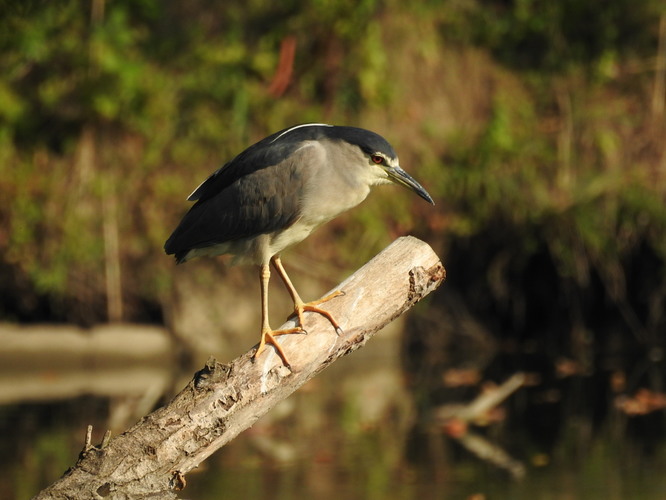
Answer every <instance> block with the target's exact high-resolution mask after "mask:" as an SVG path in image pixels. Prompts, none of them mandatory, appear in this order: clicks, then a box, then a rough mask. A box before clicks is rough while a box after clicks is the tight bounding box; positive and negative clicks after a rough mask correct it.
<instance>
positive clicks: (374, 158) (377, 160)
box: [370, 155, 384, 165]
mask: <svg viewBox="0 0 666 500" xmlns="http://www.w3.org/2000/svg"><path fill="white" fill-rule="evenodd" d="M370 158H372V161H373V162H374V163H376V164H377V165H381V164H382V163H384V157H383V156H380V155H372V156H371V157H370Z"/></svg>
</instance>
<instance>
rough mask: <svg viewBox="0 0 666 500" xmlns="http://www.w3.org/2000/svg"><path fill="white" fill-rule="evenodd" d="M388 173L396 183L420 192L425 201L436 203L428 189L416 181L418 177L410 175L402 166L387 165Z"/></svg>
mask: <svg viewBox="0 0 666 500" xmlns="http://www.w3.org/2000/svg"><path fill="white" fill-rule="evenodd" d="M386 173H387V174H388V176H389V179H391V180H392V181H393V182H395V183H396V184H400V185H401V186H405V187H406V188H408V189H409V190H411V191H414V192H415V193H416V194H418V195H419V196H420V197H421V198H423V199H424V200H425V201H427V202H428V203H431V204H433V205H434V204H435V202H434V201H432V198H431V197H430V195H429V194H428V191H426V190H425V189H423V186H421V184H419V183H418V182H416V179H414V177H412V176H411V175H409V174H408V173H407V172H405V171H404V170H403V169H401V168H400V167H387V168H386Z"/></svg>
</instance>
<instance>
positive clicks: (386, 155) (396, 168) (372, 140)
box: [335, 127, 435, 205]
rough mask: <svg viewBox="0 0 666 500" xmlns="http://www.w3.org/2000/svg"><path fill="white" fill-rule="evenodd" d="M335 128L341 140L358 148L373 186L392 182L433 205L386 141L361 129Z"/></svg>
mask: <svg viewBox="0 0 666 500" xmlns="http://www.w3.org/2000/svg"><path fill="white" fill-rule="evenodd" d="M335 128H336V129H338V133H340V135H341V139H342V140H344V141H346V142H348V143H350V144H353V145H355V146H357V147H358V148H360V150H361V154H362V156H363V159H362V161H363V163H365V164H367V168H369V169H371V170H370V171H369V174H370V175H371V176H372V177H373V178H374V179H375V182H374V183H375V184H384V183H389V182H393V183H395V184H399V185H401V186H404V187H406V188H408V189H409V190H411V191H413V192H415V193H416V194H418V195H419V196H420V197H421V198H423V199H424V200H426V201H427V202H428V203H431V204H433V205H434V204H435V202H434V201H433V200H432V197H431V196H430V195H429V194H428V192H427V191H426V190H425V189H424V188H423V186H421V184H419V183H418V182H417V181H416V179H414V178H413V177H412V176H411V175H409V174H408V173H407V172H405V171H404V170H403V169H402V168H401V167H400V161H399V160H398V155H397V154H396V153H395V151H394V150H393V147H392V146H391V145H390V144H389V143H388V141H386V139H384V138H383V137H382V136H380V135H378V134H375V133H374V132H370V131H369V130H365V129H361V128H355V127H335Z"/></svg>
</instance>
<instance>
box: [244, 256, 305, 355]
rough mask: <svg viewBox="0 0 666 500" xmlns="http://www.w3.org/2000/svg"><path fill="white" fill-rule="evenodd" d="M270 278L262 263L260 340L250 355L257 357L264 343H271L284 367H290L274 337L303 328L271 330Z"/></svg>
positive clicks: (269, 272)
mask: <svg viewBox="0 0 666 500" xmlns="http://www.w3.org/2000/svg"><path fill="white" fill-rule="evenodd" d="M270 279H271V271H270V268H269V266H268V264H263V265H262V266H261V341H260V342H259V347H257V350H256V351H255V353H254V356H252V359H257V357H258V356H259V355H260V354H261V353H262V352H263V351H264V349H265V348H266V344H271V345H272V346H273V347H275V350H276V351H277V353H278V354H279V356H280V358H281V359H282V362H283V363H284V364H285V366H286V367H288V368H291V365H290V364H289V361H287V356H286V354H285V353H284V351H283V350H282V347H280V344H278V343H277V341H276V340H275V337H277V336H278V335H285V334H287V333H302V332H303V331H304V330H303V329H302V328H287V329H284V330H273V329H272V328H271V326H270V324H269V323H268V282H269V281H270Z"/></svg>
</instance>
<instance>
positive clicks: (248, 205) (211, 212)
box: [164, 159, 304, 259]
mask: <svg viewBox="0 0 666 500" xmlns="http://www.w3.org/2000/svg"><path fill="white" fill-rule="evenodd" d="M241 166H243V165H242V164H241ZM246 168H247V166H246ZM223 170H224V169H222V170H221V171H223ZM303 173H304V172H303V171H302V170H301V169H296V168H295V166H294V162H293V161H290V160H289V159H286V160H284V161H282V162H281V163H278V164H277V165H273V166H263V167H262V168H258V169H257V168H255V169H254V170H253V171H251V172H249V173H246V174H245V175H242V176H241V177H239V178H236V179H235V180H233V181H232V182H228V179H226V180H227V182H222V181H224V180H225V179H224V177H218V178H216V179H214V180H213V181H211V182H210V183H209V185H208V186H207V187H206V189H204V190H203V191H202V193H200V194H201V196H200V197H199V201H197V202H196V203H195V204H194V205H193V206H192V208H191V209H190V211H189V212H188V213H187V214H186V215H185V217H183V219H182V221H181V222H180V224H179V225H178V227H177V228H176V230H175V231H174V232H173V234H172V235H171V236H170V237H169V239H168V240H167V241H166V243H165V245H164V249H165V251H166V253H167V254H176V258H177V259H180V257H182V256H183V255H184V254H186V253H187V251H189V250H191V249H193V248H203V247H207V246H211V245H215V244H218V243H224V242H227V241H233V240H238V239H242V238H249V237H252V236H257V235H260V234H266V233H271V232H274V231H277V230H280V229H285V228H287V227H289V226H290V225H291V224H293V223H294V222H295V221H296V220H297V219H298V218H299V216H300V206H299V205H300V193H301V190H302V187H303V179H302V174H303ZM207 182H208V181H207ZM212 185H214V187H215V189H212ZM220 186H222V188H221V189H220ZM203 187H204V185H202V186H201V187H200V188H199V189H198V190H197V191H199V190H201V188H203ZM204 195H206V196H204Z"/></svg>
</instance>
